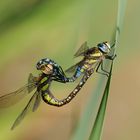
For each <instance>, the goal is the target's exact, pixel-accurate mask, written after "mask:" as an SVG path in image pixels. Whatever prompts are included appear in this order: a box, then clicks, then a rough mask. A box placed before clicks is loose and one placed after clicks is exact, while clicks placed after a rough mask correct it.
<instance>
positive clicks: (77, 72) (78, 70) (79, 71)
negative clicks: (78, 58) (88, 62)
mask: <svg viewBox="0 0 140 140" xmlns="http://www.w3.org/2000/svg"><path fill="white" fill-rule="evenodd" d="M81 69H82V68H81V67H78V68H77V70H76V74H75V77H76V78H78V77H80V75H81V74H82V72H81Z"/></svg>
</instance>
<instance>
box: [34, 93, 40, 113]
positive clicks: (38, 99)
mask: <svg viewBox="0 0 140 140" xmlns="http://www.w3.org/2000/svg"><path fill="white" fill-rule="evenodd" d="M36 92H37V91H36ZM40 102H41V93H39V92H38V93H36V98H35V102H34V106H33V108H32V111H33V112H35V111H36V110H37V108H38V107H39V105H40Z"/></svg>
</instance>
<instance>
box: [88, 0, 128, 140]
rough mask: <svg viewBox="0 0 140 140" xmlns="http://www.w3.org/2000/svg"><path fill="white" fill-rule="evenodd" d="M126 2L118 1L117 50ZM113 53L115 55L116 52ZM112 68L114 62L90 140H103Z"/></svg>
mask: <svg viewBox="0 0 140 140" xmlns="http://www.w3.org/2000/svg"><path fill="white" fill-rule="evenodd" d="M126 2H127V1H126V0H118V17H117V28H116V33H115V34H114V36H113V39H114V40H113V41H112V42H115V49H116V46H117V44H118V41H119V35H120V31H121V29H122V25H123V19H124V15H125V8H126ZM113 53H115V50H114V52H113ZM112 68H113V61H112V63H111V67H110V75H109V78H108V80H107V83H106V86H105V90H104V93H103V97H102V100H101V104H100V106H99V110H98V113H97V116H96V119H95V123H94V125H93V128H92V131H91V135H90V138H89V140H100V139H101V133H102V127H103V122H104V117H105V111H106V107H107V100H108V95H109V88H110V82H111V76H112Z"/></svg>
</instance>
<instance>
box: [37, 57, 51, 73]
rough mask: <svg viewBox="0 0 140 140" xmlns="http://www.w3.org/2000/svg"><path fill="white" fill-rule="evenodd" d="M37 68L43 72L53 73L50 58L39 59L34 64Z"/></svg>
mask: <svg viewBox="0 0 140 140" xmlns="http://www.w3.org/2000/svg"><path fill="white" fill-rule="evenodd" d="M36 68H37V70H40V71H42V72H43V73H44V74H52V73H53V65H52V64H51V60H50V59H41V60H40V61H38V62H37V64H36Z"/></svg>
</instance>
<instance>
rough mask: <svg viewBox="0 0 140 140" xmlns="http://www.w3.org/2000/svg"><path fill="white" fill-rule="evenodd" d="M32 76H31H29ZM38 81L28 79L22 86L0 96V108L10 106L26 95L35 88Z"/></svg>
mask: <svg viewBox="0 0 140 140" xmlns="http://www.w3.org/2000/svg"><path fill="white" fill-rule="evenodd" d="M29 77H30V76H29ZM36 87H37V86H36V82H33V81H28V84H27V85H25V86H23V87H22V88H20V89H18V90H16V91H14V92H11V93H9V94H6V95H3V96H1V97H0V108H3V107H9V106H11V105H13V104H15V103H17V102H18V101H20V100H21V99H23V97H25V96H26V95H27V94H28V93H30V92H32V91H33V89H35V88H36Z"/></svg>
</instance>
